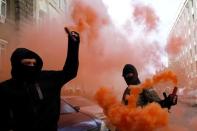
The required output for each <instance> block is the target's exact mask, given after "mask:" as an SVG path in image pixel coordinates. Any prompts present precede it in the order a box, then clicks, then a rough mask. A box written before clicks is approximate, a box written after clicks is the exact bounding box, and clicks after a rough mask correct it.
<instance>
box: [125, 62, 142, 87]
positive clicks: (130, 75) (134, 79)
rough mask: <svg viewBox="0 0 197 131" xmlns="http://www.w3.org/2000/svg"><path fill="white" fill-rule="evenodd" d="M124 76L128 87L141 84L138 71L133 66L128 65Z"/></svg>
mask: <svg viewBox="0 0 197 131" xmlns="http://www.w3.org/2000/svg"><path fill="white" fill-rule="evenodd" d="M122 76H123V77H124V79H125V81H126V83H127V85H137V84H140V80H139V78H138V73H137V69H136V68H135V67H134V66H133V65H131V64H126V65H125V66H124V68H123V73H122Z"/></svg>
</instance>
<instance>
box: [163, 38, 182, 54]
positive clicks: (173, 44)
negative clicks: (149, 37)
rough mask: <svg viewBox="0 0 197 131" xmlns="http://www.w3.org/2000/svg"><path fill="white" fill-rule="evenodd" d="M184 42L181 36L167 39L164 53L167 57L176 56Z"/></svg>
mask: <svg viewBox="0 0 197 131" xmlns="http://www.w3.org/2000/svg"><path fill="white" fill-rule="evenodd" d="M184 43H185V40H184V39H183V37H181V36H178V37H176V36H172V37H170V38H169V40H168V43H167V45H166V51H167V52H168V53H169V55H172V56H173V55H177V54H178V53H180V51H181V49H182V47H183V46H184Z"/></svg>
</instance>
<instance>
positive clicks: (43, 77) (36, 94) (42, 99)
mask: <svg viewBox="0 0 197 131" xmlns="http://www.w3.org/2000/svg"><path fill="white" fill-rule="evenodd" d="M78 50H79V42H77V43H76V41H75V42H74V41H72V40H71V39H69V40H68V52H67V59H66V62H65V65H64V67H63V70H60V71H41V68H42V59H41V58H40V57H39V56H38V55H37V54H36V53H34V52H32V51H30V50H28V49H25V48H18V49H17V50H15V52H14V53H13V54H12V57H11V62H12V78H11V79H9V80H7V81H4V82H2V83H0V104H1V107H0V131H8V130H10V129H12V130H14V131H55V130H57V122H58V119H59V113H60V91H61V87H62V86H63V85H64V84H65V83H67V82H68V81H70V80H71V79H73V78H75V77H76V75H77V71H78V64H79V62H78ZM26 57H27V58H28V57H31V58H32V57H33V58H35V59H36V60H37V62H38V65H37V66H36V67H37V69H38V70H39V69H40V72H39V73H38V74H37V76H36V79H35V81H33V82H28V81H25V80H24V79H23V78H22V77H23V76H22V75H23V73H22V72H20V67H18V64H19V62H20V60H21V59H22V58H26Z"/></svg>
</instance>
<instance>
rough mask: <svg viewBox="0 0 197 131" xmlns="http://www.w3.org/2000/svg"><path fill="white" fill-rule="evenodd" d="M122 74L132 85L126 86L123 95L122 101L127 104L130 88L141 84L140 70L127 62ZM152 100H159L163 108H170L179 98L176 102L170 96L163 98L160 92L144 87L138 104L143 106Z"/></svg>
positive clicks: (128, 83)
mask: <svg viewBox="0 0 197 131" xmlns="http://www.w3.org/2000/svg"><path fill="white" fill-rule="evenodd" d="M122 75H123V77H124V79H125V81H126V83H127V85H128V86H129V87H131V89H129V88H128V87H127V88H126V90H125V91H124V94H123V97H122V102H123V103H124V104H125V105H128V100H127V99H126V97H127V95H129V94H130V90H132V85H134V86H136V85H138V84H140V80H139V78H138V72H137V70H136V68H135V67H134V66H133V65H131V64H126V65H125V66H124V68H123V74H122ZM151 102H157V103H159V104H160V105H161V107H163V108H170V107H171V106H172V105H176V102H177V99H176V100H175V102H174V100H172V99H170V98H169V97H165V99H164V100H161V99H160V98H159V96H158V94H157V93H156V92H155V91H154V90H153V89H143V91H142V93H140V94H139V98H138V101H137V103H136V104H137V106H141V107H143V106H145V105H147V104H148V103H151Z"/></svg>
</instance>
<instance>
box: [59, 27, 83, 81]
mask: <svg viewBox="0 0 197 131" xmlns="http://www.w3.org/2000/svg"><path fill="white" fill-rule="evenodd" d="M65 31H66V32H67V34H68V51H67V59H66V62H65V64H64V67H63V71H62V72H63V73H64V82H65V83H66V82H67V81H70V80H71V79H73V78H75V77H76V76H77V72H78V66H79V58H78V56H79V43H80V37H79V34H78V33H77V32H74V31H71V32H70V31H69V30H68V29H67V28H65Z"/></svg>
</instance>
